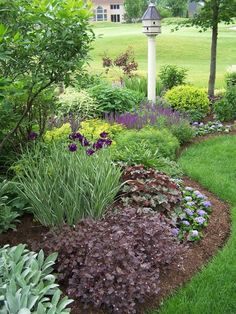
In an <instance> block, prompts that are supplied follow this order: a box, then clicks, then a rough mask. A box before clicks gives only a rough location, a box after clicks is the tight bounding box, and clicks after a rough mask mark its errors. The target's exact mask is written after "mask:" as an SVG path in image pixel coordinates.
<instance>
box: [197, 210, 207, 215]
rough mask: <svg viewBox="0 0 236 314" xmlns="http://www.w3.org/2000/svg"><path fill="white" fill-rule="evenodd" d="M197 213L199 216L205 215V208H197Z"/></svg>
mask: <svg viewBox="0 0 236 314" xmlns="http://www.w3.org/2000/svg"><path fill="white" fill-rule="evenodd" d="M197 214H198V215H199V216H204V215H206V212H205V210H202V209H199V210H197Z"/></svg>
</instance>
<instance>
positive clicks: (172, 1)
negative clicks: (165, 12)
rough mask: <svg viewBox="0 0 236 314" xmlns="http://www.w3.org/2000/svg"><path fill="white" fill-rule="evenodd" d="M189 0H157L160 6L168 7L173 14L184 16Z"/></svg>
mask: <svg viewBox="0 0 236 314" xmlns="http://www.w3.org/2000/svg"><path fill="white" fill-rule="evenodd" d="M188 2H189V0H178V1H176V0H160V1H158V0H157V5H158V6H159V7H161V8H166V9H169V10H170V11H171V13H172V15H173V16H186V12H187V7H188Z"/></svg>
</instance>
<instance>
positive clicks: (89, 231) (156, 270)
mask: <svg viewBox="0 0 236 314" xmlns="http://www.w3.org/2000/svg"><path fill="white" fill-rule="evenodd" d="M41 246H42V245H41ZM43 248H44V249H45V250H46V251H47V252H48V253H50V252H55V251H56V252H58V253H59V256H58V263H57V271H58V272H59V279H61V280H63V281H64V284H66V285H67V286H68V294H69V295H70V297H72V298H73V297H74V298H79V299H80V301H82V302H83V303H84V304H85V305H86V304H93V305H94V306H95V307H96V308H100V307H105V308H106V309H107V310H108V311H109V312H110V313H119V314H120V313H122V314H125V313H136V306H137V304H138V302H143V301H144V299H145V297H146V296H155V295H157V294H158V292H159V275H160V272H161V271H163V270H164V269H166V267H167V266H168V265H170V264H171V263H173V261H174V260H175V259H176V258H177V257H178V256H179V255H180V253H181V252H182V250H183V248H182V246H181V245H180V244H179V243H178V242H177V240H176V238H174V237H173V236H172V233H171V229H170V228H169V226H168V225H167V224H166V223H165V221H163V220H162V218H161V217H160V215H159V214H155V215H151V214H138V213H137V212H136V210H134V209H126V210H124V211H121V212H119V213H117V214H112V215H110V216H109V217H107V218H106V219H104V220H101V221H92V220H84V221H82V222H81V223H79V224H78V225H77V226H76V227H75V228H74V229H73V230H72V229H70V228H69V227H68V226H65V227H63V228H62V230H61V231H60V232H59V233H58V234H55V233H49V234H48V235H47V237H46V239H45V241H44V243H43Z"/></svg>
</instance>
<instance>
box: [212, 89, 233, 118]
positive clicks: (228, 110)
mask: <svg viewBox="0 0 236 314" xmlns="http://www.w3.org/2000/svg"><path fill="white" fill-rule="evenodd" d="M214 113H215V115H216V118H217V119H219V120H220V121H230V120H233V119H236V86H231V87H229V88H228V89H227V91H226V93H225V96H224V98H223V99H221V100H220V101H218V102H216V103H215V104H214Z"/></svg>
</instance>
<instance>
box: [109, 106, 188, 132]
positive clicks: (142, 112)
mask: <svg viewBox="0 0 236 314" xmlns="http://www.w3.org/2000/svg"><path fill="white" fill-rule="evenodd" d="M160 118H164V120H165V123H166V124H167V125H168V126H169V125H173V124H178V123H180V121H181V120H183V119H184V118H185V117H183V115H182V114H181V113H179V112H178V111H175V110H173V109H172V108H168V107H162V106H156V105H153V104H150V103H145V104H141V105H140V107H139V108H138V109H137V110H135V111H134V112H126V113H123V114H118V113H116V114H105V120H106V121H107V122H109V123H110V124H113V123H119V124H122V125H124V126H125V127H126V128H127V129H138V130H140V129H142V128H143V127H145V126H147V125H152V126H155V125H157V124H158V120H159V119H160Z"/></svg>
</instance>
